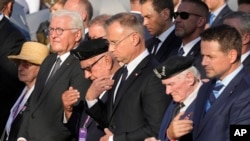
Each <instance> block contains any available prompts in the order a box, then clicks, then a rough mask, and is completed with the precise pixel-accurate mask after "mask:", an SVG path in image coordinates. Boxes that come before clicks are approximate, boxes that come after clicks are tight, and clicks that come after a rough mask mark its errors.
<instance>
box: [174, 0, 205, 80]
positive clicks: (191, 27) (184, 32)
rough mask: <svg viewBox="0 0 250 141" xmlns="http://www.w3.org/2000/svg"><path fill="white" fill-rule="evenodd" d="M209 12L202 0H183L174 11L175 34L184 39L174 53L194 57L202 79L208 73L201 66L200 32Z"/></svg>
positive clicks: (203, 27)
mask: <svg viewBox="0 0 250 141" xmlns="http://www.w3.org/2000/svg"><path fill="white" fill-rule="evenodd" d="M208 12H209V11H208V7H207V5H206V4H205V3H204V2H202V1H197V0H182V2H181V4H180V5H179V7H178V10H177V11H176V12H175V13H174V18H175V22H174V23H175V35H176V36H178V37H180V38H181V39H182V44H181V45H180V47H179V48H176V49H175V50H173V52H172V53H173V54H174V55H179V56H192V57H194V58H195V63H194V65H195V66H196V68H197V69H198V70H199V72H200V73H201V77H202V79H203V78H206V74H205V71H204V69H203V67H202V66H201V54H200V40H201V39H200V34H201V33H202V32H203V31H204V29H205V26H206V23H207V16H208Z"/></svg>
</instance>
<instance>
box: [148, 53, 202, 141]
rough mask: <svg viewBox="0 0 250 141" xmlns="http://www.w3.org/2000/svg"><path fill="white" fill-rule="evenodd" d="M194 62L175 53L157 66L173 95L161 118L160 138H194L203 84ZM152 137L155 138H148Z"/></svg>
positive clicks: (187, 140)
mask: <svg viewBox="0 0 250 141" xmlns="http://www.w3.org/2000/svg"><path fill="white" fill-rule="evenodd" d="M193 63H194V58H193V57H189V56H188V57H183V56H172V57H169V59H167V61H165V62H164V63H163V64H162V65H160V66H158V67H157V68H156V69H154V72H155V74H156V76H158V77H159V78H160V79H161V81H162V84H163V85H165V86H166V94H168V95H171V96H172V98H173V101H172V102H171V103H170V105H169V107H168V108H167V109H166V112H165V115H164V117H163V119H162V123H161V128H160V131H159V136H158V139H159V140H161V141H171V140H178V141H192V134H191V131H192V129H193V122H192V119H193V112H194V105H195V98H196V96H197V93H198V90H199V88H200V86H201V85H202V83H201V80H200V73H199V71H198V70H197V69H196V68H195V67H194V66H193ZM179 112H181V113H179ZM183 127H185V128H183ZM179 129H182V130H179ZM150 139H151V141H153V139H154V140H156V139H155V138H148V139H147V140H150ZM147 140H145V141H147Z"/></svg>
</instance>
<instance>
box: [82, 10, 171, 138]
mask: <svg viewBox="0 0 250 141" xmlns="http://www.w3.org/2000/svg"><path fill="white" fill-rule="evenodd" d="M106 23H107V24H106V27H107V28H106V29H107V30H106V31H107V39H108V41H109V51H111V53H112V54H113V55H114V57H115V58H116V59H117V61H119V62H122V63H124V67H122V68H121V69H119V70H118V71H117V72H116V73H115V74H114V77H113V79H114V85H113V86H112V89H111V86H110V85H108V83H101V84H100V85H98V87H99V89H101V90H102V91H105V90H109V91H107V94H108V99H107V102H106V103H103V102H102V101H100V100H98V97H99V96H100V94H101V93H99V92H96V91H88V92H87V94H86V97H85V98H86V101H87V104H88V107H89V109H87V113H88V114H89V115H90V116H91V117H92V118H94V119H95V120H96V121H97V122H98V123H99V124H100V125H101V126H102V127H106V128H105V133H106V135H105V136H103V137H102V138H101V139H100V141H108V140H114V141H137V140H138V141H141V140H143V139H144V138H146V137H148V136H156V135H157V132H158V130H159V127H160V122H161V119H162V116H163V113H164V110H165V108H166V107H167V105H168V104H169V102H170V100H171V98H170V97H169V96H166V95H165V94H164V87H163V85H162V84H161V82H160V80H159V79H157V77H156V76H155V75H154V73H153V71H152V70H153V68H155V67H156V65H158V62H157V61H156V60H155V59H154V57H153V56H152V55H150V54H149V52H148V51H147V49H146V47H145V41H144V34H143V25H142V24H141V22H140V21H139V20H138V19H137V18H136V17H135V16H134V15H132V14H130V13H119V14H116V15H113V16H112V17H111V18H110V19H109V20H108V21H107V22H106ZM104 81H106V82H108V81H110V78H106V79H105V80H104ZM142 82H143V83H142Z"/></svg>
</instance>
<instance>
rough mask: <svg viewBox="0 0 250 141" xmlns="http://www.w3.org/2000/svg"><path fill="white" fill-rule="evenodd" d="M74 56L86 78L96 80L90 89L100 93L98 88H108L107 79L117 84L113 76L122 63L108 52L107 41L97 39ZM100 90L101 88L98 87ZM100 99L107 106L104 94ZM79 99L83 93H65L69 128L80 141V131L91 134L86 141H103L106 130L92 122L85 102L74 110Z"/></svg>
mask: <svg viewBox="0 0 250 141" xmlns="http://www.w3.org/2000/svg"><path fill="white" fill-rule="evenodd" d="M72 53H73V54H74V55H75V56H76V57H77V58H78V59H79V60H80V61H81V67H82V70H83V71H84V72H85V73H84V75H85V78H87V79H90V80H92V81H93V82H92V84H91V86H90V88H89V89H94V90H96V91H98V89H96V86H97V85H100V84H101V85H104V84H105V85H107V83H108V82H107V81H104V80H106V79H104V78H110V79H109V80H110V85H112V84H113V80H112V79H111V77H112V75H114V73H115V72H116V71H117V70H118V69H119V68H120V65H119V63H118V62H117V61H116V60H115V59H114V57H113V56H112V55H111V53H110V52H108V42H107V40H106V39H101V38H98V39H93V40H89V41H85V42H82V43H81V44H80V45H79V47H78V48H77V49H75V50H73V51H72ZM97 88H98V87H97ZM101 93H102V95H101V96H100V97H99V99H100V100H102V101H103V102H106V101H107V95H104V94H105V91H102V92H101ZM77 98H79V92H78V91H75V89H72V90H68V91H66V92H64V93H63V95H62V100H63V106H64V112H65V116H66V119H67V124H66V126H67V127H68V128H69V129H70V131H71V132H72V133H73V134H74V136H75V138H77V139H78V140H80V137H81V134H80V132H79V130H82V129H84V130H87V138H86V141H99V139H100V137H102V136H103V135H104V131H103V128H102V127H100V126H99V125H98V123H97V122H96V121H94V120H93V119H92V118H90V117H89V116H88V115H87V114H86V112H85V109H84V104H83V103H84V102H83V101H82V102H81V103H80V104H79V105H77V107H73V104H74V102H75V99H77Z"/></svg>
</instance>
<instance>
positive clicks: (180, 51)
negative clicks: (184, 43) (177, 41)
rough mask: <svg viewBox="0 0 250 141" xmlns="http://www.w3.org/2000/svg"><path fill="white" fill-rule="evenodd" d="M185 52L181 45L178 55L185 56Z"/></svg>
mask: <svg viewBox="0 0 250 141" xmlns="http://www.w3.org/2000/svg"><path fill="white" fill-rule="evenodd" d="M184 53H185V52H184V49H183V47H181V48H180V49H179V50H178V56H183V54H184Z"/></svg>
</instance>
